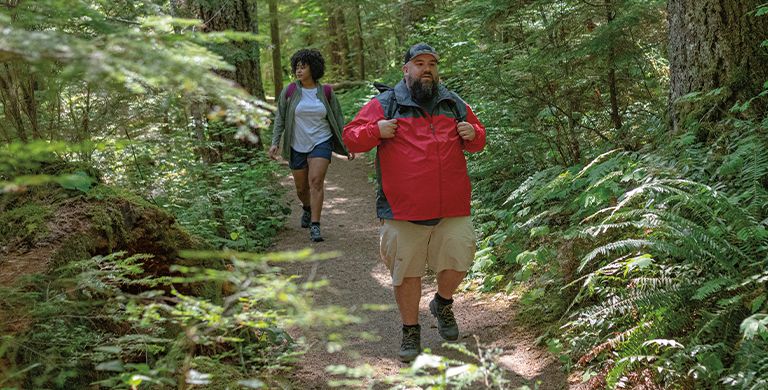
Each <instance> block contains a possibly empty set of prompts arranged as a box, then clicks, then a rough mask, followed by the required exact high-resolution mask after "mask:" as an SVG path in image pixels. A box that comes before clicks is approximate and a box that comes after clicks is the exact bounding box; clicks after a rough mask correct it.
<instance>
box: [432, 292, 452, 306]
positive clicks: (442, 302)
mask: <svg viewBox="0 0 768 390" xmlns="http://www.w3.org/2000/svg"><path fill="white" fill-rule="evenodd" d="M435 300H436V301H437V303H439V304H440V306H445V305H450V304H452V303H453V298H451V299H445V298H443V297H441V296H440V294H438V293H435Z"/></svg>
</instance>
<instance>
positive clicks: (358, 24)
mask: <svg viewBox="0 0 768 390" xmlns="http://www.w3.org/2000/svg"><path fill="white" fill-rule="evenodd" d="M355 31H356V33H357V34H356V37H355V38H356V39H355V43H356V44H357V45H356V46H357V47H356V50H357V66H358V68H357V75H358V79H359V80H365V46H364V44H363V22H362V19H361V18H360V3H357V4H355Z"/></svg>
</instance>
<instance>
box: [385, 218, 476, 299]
mask: <svg viewBox="0 0 768 390" xmlns="http://www.w3.org/2000/svg"><path fill="white" fill-rule="evenodd" d="M379 239H380V240H379V250H380V251H381V260H382V261H383V262H384V264H385V265H386V266H387V269H389V272H390V274H391V275H392V285H393V286H399V285H401V284H403V278H409V277H422V276H424V273H425V271H426V267H427V266H429V268H430V269H431V270H433V271H434V272H435V273H439V272H440V271H442V270H446V269H452V270H456V271H459V272H466V271H467V270H469V267H470V266H471V265H472V261H473V260H474V259H475V230H474V229H473V228H472V220H471V219H470V217H454V218H443V219H442V220H441V221H440V223H438V224H437V225H435V226H424V225H417V224H415V223H411V222H408V221H395V220H384V223H383V225H382V226H381V231H380V233H379Z"/></svg>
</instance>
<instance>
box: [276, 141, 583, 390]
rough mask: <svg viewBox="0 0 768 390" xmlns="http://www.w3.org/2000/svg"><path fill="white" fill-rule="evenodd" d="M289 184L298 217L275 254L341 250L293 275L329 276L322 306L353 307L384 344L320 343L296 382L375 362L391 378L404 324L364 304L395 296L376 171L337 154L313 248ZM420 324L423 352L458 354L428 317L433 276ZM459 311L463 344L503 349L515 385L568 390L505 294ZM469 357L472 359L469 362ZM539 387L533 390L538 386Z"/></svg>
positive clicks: (467, 295) (471, 297) (319, 382)
mask: <svg viewBox="0 0 768 390" xmlns="http://www.w3.org/2000/svg"><path fill="white" fill-rule="evenodd" d="M285 170H286V175H285V177H284V179H283V180H282V183H283V185H284V186H285V187H286V189H287V190H288V195H287V196H288V197H289V199H290V201H291V208H292V214H291V216H290V217H289V219H288V222H287V227H286V229H285V230H284V231H283V232H282V233H281V234H280V236H279V237H278V243H277V244H276V245H275V247H274V248H273V250H297V249H301V248H305V247H308V246H311V247H312V248H314V249H315V251H317V252H325V251H340V252H341V253H342V255H341V256H340V257H338V258H336V259H332V260H330V261H322V262H318V263H315V264H295V265H291V266H289V267H288V271H289V272H291V273H295V274H297V275H301V277H302V279H303V280H306V279H309V278H313V279H314V280H317V279H321V278H326V279H328V280H329V281H330V286H331V288H330V290H329V292H327V293H326V294H324V295H322V296H320V297H318V300H319V303H321V304H333V305H338V306H342V307H346V308H348V309H349V310H351V311H352V312H353V313H355V314H356V315H360V316H364V317H366V322H364V323H362V324H360V325H355V326H353V327H352V328H353V329H352V332H353V333H356V334H357V333H360V332H369V333H373V334H376V335H378V337H379V339H378V340H374V341H370V340H364V339H362V338H359V337H358V338H356V339H353V340H352V342H351V343H350V345H347V346H346V347H344V349H343V350H342V351H340V352H335V353H328V352H327V351H326V349H325V345H324V344H323V343H321V342H316V343H313V344H312V346H311V348H310V350H309V352H308V354H307V355H306V356H305V358H304V359H302V360H303V362H302V363H301V364H300V365H299V367H298V370H297V373H296V376H295V378H293V379H292V383H293V384H295V388H297V389H305V388H315V389H318V388H327V385H326V381H327V380H328V379H331V376H330V375H329V374H327V373H326V372H325V367H326V366H327V365H330V364H345V365H347V366H350V367H353V366H358V365H363V364H366V363H367V364H369V365H371V366H373V367H374V368H375V369H376V377H377V378H384V377H386V376H389V375H393V374H395V373H397V372H398V370H399V369H400V368H403V367H405V365H403V364H402V363H400V362H399V361H398V360H397V351H398V349H399V347H400V319H399V315H398V313H397V309H396V308H395V307H394V306H392V307H391V308H390V309H389V310H385V311H380V312H364V311H363V310H362V309H361V305H362V304H385V305H394V296H393V292H392V287H391V284H390V278H389V275H388V272H387V270H386V268H385V267H384V266H383V265H382V264H381V263H380V262H379V261H378V229H379V221H378V220H377V219H376V215H375V211H374V201H375V194H374V189H373V184H371V183H370V182H369V180H368V175H369V172H371V171H372V169H371V167H370V166H369V164H368V163H367V161H366V160H365V159H364V158H358V159H357V160H354V161H351V162H350V161H346V158H339V157H337V156H336V155H334V158H333V162H332V164H331V166H330V169H329V171H328V175H327V177H326V190H325V204H324V208H323V216H322V222H321V223H322V231H323V236H324V237H325V242H321V243H310V242H309V233H308V231H307V229H302V228H301V227H299V215H300V211H301V208H300V207H299V203H298V200H296V196H295V191H294V188H293V181H292V179H291V177H290V174H289V173H288V172H287V166H286V167H285ZM424 282H425V283H424V287H423V297H424V298H423V299H422V300H421V316H420V323H421V325H422V336H421V337H422V348H431V349H432V352H433V353H436V354H439V355H444V356H450V357H459V356H458V355H457V354H456V353H455V352H454V351H452V350H448V349H446V348H444V347H442V344H443V340H442V339H441V338H440V336H439V335H438V334H437V329H436V323H435V320H434V318H433V317H432V316H431V315H430V314H429V310H428V308H427V305H428V304H429V298H427V297H429V296H431V295H434V293H435V285H434V278H432V277H429V276H428V277H426V278H425V279H424ZM455 298H456V299H455V301H456V302H455V304H454V312H455V314H456V318H457V321H458V323H459V329H460V330H461V335H462V336H461V340H460V341H461V342H464V343H466V344H467V345H468V346H469V347H470V349H475V337H474V336H477V337H478V338H479V341H480V344H481V345H483V346H486V347H497V348H501V349H502V350H503V351H504V352H503V354H502V358H501V364H502V365H503V366H504V367H505V369H507V370H508V371H509V375H508V376H507V377H508V379H510V380H511V383H510V385H509V387H510V388H512V389H515V388H517V387H518V386H522V385H526V384H528V385H531V384H532V383H533V382H534V381H539V382H541V384H540V386H539V388H540V389H565V388H568V380H567V378H566V376H565V374H563V373H562V372H561V371H560V370H559V367H558V364H557V362H556V361H555V360H554V358H553V357H552V356H551V355H549V354H548V353H547V352H546V351H544V350H542V348H540V347H537V346H535V345H534V343H533V340H532V338H533V336H532V335H530V334H529V333H527V332H525V331H522V330H520V329H518V328H516V327H515V326H514V324H513V320H512V319H513V311H514V301H512V300H510V299H509V298H507V297H506V296H504V295H501V294H500V295H488V294H478V293H474V292H461V291H459V292H458V293H457V295H456V296H455ZM462 360H466V359H462ZM531 388H533V386H531Z"/></svg>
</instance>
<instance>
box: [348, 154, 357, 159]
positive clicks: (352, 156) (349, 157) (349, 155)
mask: <svg viewBox="0 0 768 390" xmlns="http://www.w3.org/2000/svg"><path fill="white" fill-rule="evenodd" d="M355 157H357V154H355V153H350V154H348V155H347V160H349V161H352V160H354V159H355Z"/></svg>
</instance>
